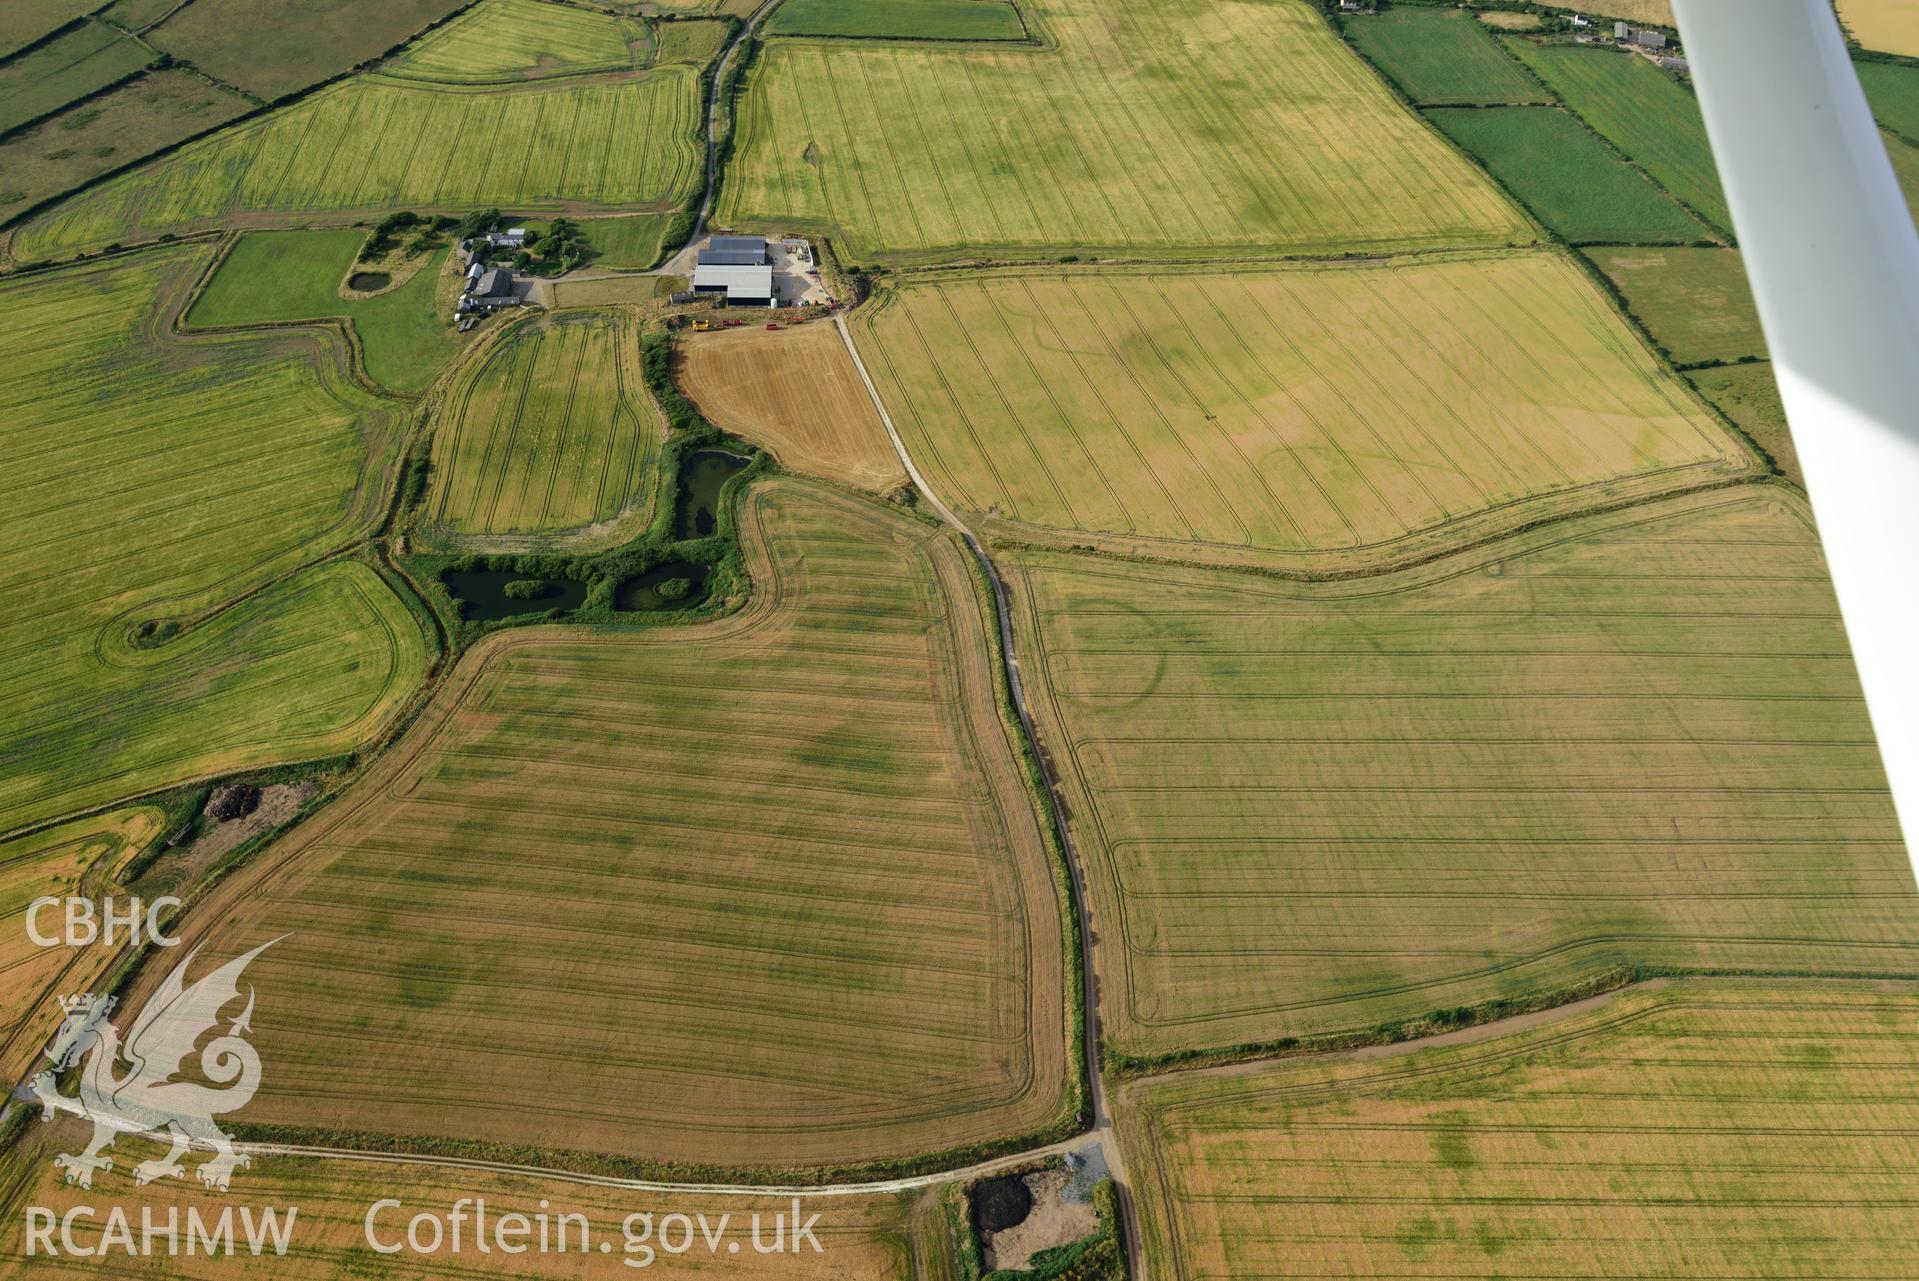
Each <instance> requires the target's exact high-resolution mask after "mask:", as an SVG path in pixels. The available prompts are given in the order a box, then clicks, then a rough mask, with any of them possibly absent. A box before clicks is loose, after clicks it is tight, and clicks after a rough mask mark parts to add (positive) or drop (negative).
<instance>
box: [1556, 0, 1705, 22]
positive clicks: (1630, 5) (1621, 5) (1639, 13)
mask: <svg viewBox="0 0 1919 1281" xmlns="http://www.w3.org/2000/svg"><path fill="white" fill-rule="evenodd" d="M1559 7H1561V8H1564V9H1566V10H1567V12H1569V13H1570V12H1574V11H1575V7H1574V6H1559ZM1576 11H1577V12H1579V13H1584V14H1592V15H1596V16H1599V17H1604V18H1624V19H1625V20H1626V21H1628V22H1648V23H1651V24H1653V25H1654V26H1660V27H1671V26H1676V25H1677V21H1676V20H1675V19H1674V17H1673V12H1672V0H1598V2H1597V3H1596V4H1589V5H1585V6H1583V7H1578V8H1577V10H1576Z"/></svg>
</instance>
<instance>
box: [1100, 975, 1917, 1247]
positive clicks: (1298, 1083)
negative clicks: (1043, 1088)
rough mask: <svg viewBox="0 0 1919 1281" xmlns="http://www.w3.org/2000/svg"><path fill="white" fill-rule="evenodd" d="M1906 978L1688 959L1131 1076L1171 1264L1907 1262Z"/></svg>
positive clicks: (1145, 1205) (1141, 1158) (1910, 1043)
mask: <svg viewBox="0 0 1919 1281" xmlns="http://www.w3.org/2000/svg"><path fill="white" fill-rule="evenodd" d="M1916 1019H1919V993H1915V992H1914V990H1913V989H1912V987H1911V986H1910V985H1909V984H1900V985H1890V986H1888V985H1879V984H1868V983H1843V984H1842V983H1820V982H1797V983H1771V984H1769V983H1762V982H1741V981H1737V980H1698V979H1694V980H1687V981H1684V982H1676V983H1673V984H1672V985H1671V986H1669V987H1666V988H1664V989H1663V990H1658V991H1647V990H1637V991H1630V992H1625V993H1622V994H1620V995H1619V997H1618V998H1617V999H1615V1000H1613V1001H1612V1002H1610V1003H1608V1004H1605V1005H1603V1006H1601V1007H1600V1008H1598V1009H1590V1010H1587V1011H1585V1012H1583V1013H1580V1014H1578V1015H1576V1016H1573V1017H1569V1018H1566V1019H1563V1020H1560V1021H1554V1022H1549V1023H1546V1024H1544V1025H1540V1026H1536V1027H1533V1028H1530V1029H1528V1030H1525V1031H1523V1032H1519V1033H1516V1034H1513V1035H1508V1036H1503V1037H1499V1038H1497V1039H1493V1040H1487V1041H1483V1042H1479V1043H1477V1044H1470V1045H1453V1046H1447V1047H1443V1048H1434V1049H1426V1050H1422V1051H1420V1052H1418V1053H1416V1054H1410V1055H1394V1056H1387V1057H1380V1058H1366V1057H1353V1056H1339V1057H1331V1058H1321V1059H1313V1060H1301V1061H1296V1062H1291V1063H1283V1064H1275V1065H1272V1066H1267V1067H1261V1068H1258V1069H1255V1070H1250V1071H1244V1072H1233V1073H1226V1074H1200V1075H1190V1076H1175V1077H1168V1078H1163V1079H1162V1080H1160V1081H1154V1082H1142V1083H1138V1084H1135V1085H1132V1086H1129V1087H1128V1088H1127V1090H1126V1092H1125V1095H1124V1098H1125V1101H1126V1103H1127V1105H1128V1106H1125V1107H1122V1108H1121V1109H1120V1112H1119V1115H1120V1116H1121V1117H1122V1118H1126V1119H1125V1120H1124V1121H1123V1130H1122V1140H1123V1142H1124V1145H1125V1147H1126V1149H1127V1154H1128V1159H1129V1161H1130V1162H1131V1165H1132V1168H1133V1171H1134V1173H1135V1174H1136V1176H1138V1189H1137V1193H1138V1205H1139V1209H1140V1212H1141V1213H1140V1219H1141V1227H1142V1228H1143V1237H1144V1245H1145V1251H1146V1257H1147V1261H1148V1263H1149V1264H1150V1265H1151V1266H1152V1268H1153V1275H1154V1276H1156V1277H1167V1278H1191V1277H1207V1278H1220V1279H1222V1281H1225V1279H1228V1278H1246V1279H1248V1281H1252V1279H1253V1278H1261V1279H1263V1278H1268V1277H1279V1276H1315V1277H1334V1276H1339V1277H1359V1276H1364V1277H1434V1278H1443V1277H1460V1278H1467V1277H1471V1278H1475V1279H1478V1278H1485V1277H1555V1278H1559V1277H1564V1278H1573V1277H1594V1278H1598V1277H1680V1276H1683V1277H1697V1278H1728V1279H1730V1278H1745V1277H1768V1278H1801V1277H1803V1278H1831V1277H1895V1276H1905V1275H1907V1274H1909V1273H1910V1271H1911V1265H1912V1252H1911V1213H1910V1206H1909V1202H1910V1192H1911V1189H1912V1187H1913V1186H1914V1182H1915V1180H1919V1143H1916V1142H1915V1140H1914V1137H1913V1136H1914V1134H1915V1133H1919V1087H1916V1086H1915V1083H1916V1082H1919V1043H1916V1042H1915V1040H1914V1038H1913V1036H1912V1035H1911V1031H1912V1027H1913V1024H1914V1022H1915V1020H1916Z"/></svg>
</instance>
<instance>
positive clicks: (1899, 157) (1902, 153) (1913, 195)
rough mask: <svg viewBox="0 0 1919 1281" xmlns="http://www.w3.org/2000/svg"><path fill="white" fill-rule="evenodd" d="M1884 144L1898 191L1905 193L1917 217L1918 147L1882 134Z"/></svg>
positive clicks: (1918, 212) (1918, 205) (1918, 194)
mask: <svg viewBox="0 0 1919 1281" xmlns="http://www.w3.org/2000/svg"><path fill="white" fill-rule="evenodd" d="M1882 137H1883V138H1884V139H1885V143H1886V156H1887V158H1888V159H1890V160H1891V161H1892V172H1893V176H1894V177H1896V178H1897V179H1898V180H1899V189H1900V190H1901V191H1903V192H1905V193H1906V203H1907V204H1908V205H1910V206H1911V207H1912V209H1913V211H1914V215H1915V217H1919V146H1914V145H1913V144H1911V143H1909V142H1906V141H1904V140H1903V139H1901V138H1897V137H1895V136H1893V135H1892V134H1889V133H1888V134H1883V135H1882Z"/></svg>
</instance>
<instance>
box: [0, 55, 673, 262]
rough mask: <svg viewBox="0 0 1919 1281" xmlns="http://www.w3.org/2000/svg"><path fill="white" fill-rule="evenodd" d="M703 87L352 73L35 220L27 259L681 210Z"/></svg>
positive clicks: (656, 77) (667, 80) (24, 252)
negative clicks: (214, 229)
mask: <svg viewBox="0 0 1919 1281" xmlns="http://www.w3.org/2000/svg"><path fill="white" fill-rule="evenodd" d="M695 89H696V78H695V76H694V74H693V73H692V72H691V71H690V70H687V69H684V68H678V67H671V68H662V69H661V70H658V71H655V72H652V73H650V74H649V76H648V77H647V78H646V79H644V80H636V81H635V80H629V81H620V82H610V83H608V82H595V83H587V84H568V83H565V82H560V83H557V84H546V85H531V86H528V87H526V88H524V89H515V90H511V91H508V90H502V89H495V90H492V91H481V90H473V89H456V88H451V87H445V88H428V87H426V86H424V85H419V84H401V83H394V82H389V81H383V80H380V79H378V78H371V79H368V78H361V79H356V80H351V81H348V82H347V83H345V84H342V85H340V86H338V87H335V88H329V89H326V90H324V91H322V92H320V93H316V94H314V95H313V96H312V97H309V98H306V99H303V100H302V101H301V102H299V103H298V104H297V105H295V106H291V107H288V108H286V109H285V110H283V111H279V112H276V113H274V114H273V115H271V116H268V117H265V118H262V119H260V120H255V121H249V122H247V123H246V124H244V125H240V126H237V127H235V128H233V129H231V130H228V131H226V132H223V133H221V134H219V135H217V136H215V137H212V138H208V139H205V140H203V141H201V142H197V143H195V144H194V145H192V146H191V147H187V148H183V149H182V150H181V151H180V152H178V153H177V154H175V155H172V156H169V157H168V158H167V159H166V161H165V162H164V163H163V164H159V165H155V166H151V167H149V168H146V169H142V170H138V171H136V172H134V173H131V174H126V175H122V176H120V177H117V178H115V179H113V180H111V181H110V182H107V183H104V184H102V185H101V186H99V187H97V188H95V189H93V190H91V191H88V192H86V193H84V194H83V195H81V196H79V197H77V198H76V199H74V200H70V201H68V202H66V203H65V204H63V205H61V206H58V207H57V208H54V209H52V210H49V211H48V212H47V213H45V214H43V215H41V216H40V217H38V218H36V219H34V220H33V221H32V222H30V223H28V224H27V225H26V226H25V227H23V228H22V229H21V231H20V232H19V234H18V235H17V236H16V239H15V244H14V253H15V255H16V256H19V257H43V256H50V255H53V254H58V253H64V252H71V251H72V250H75V249H80V248H85V247H89V246H94V245H98V244H100V243H103V242H105V241H109V240H120V241H132V240H135V239H142V238H146V237H150V236H154V235H158V234H160V233H163V232H182V231H189V230H197V229H201V228H205V227H210V226H214V225H216V224H219V223H222V222H225V221H229V220H232V219H234V218H237V217H243V216H248V215H256V214H273V215H285V216H286V217H288V218H289V219H295V218H297V219H300V220H302V221H304V220H306V219H307V218H308V217H310V216H312V215H315V214H319V213H322V212H328V213H340V212H367V213H377V214H383V213H386V212H388V211H390V210H392V209H395V208H413V209H424V208H436V209H444V210H447V211H450V212H464V211H465V210H467V209H469V208H474V207H484V206H488V205H494V206H502V207H515V206H517V207H520V208H522V209H525V208H526V207H527V206H529V205H539V206H548V207H550V206H556V205H562V206H566V207H569V208H573V207H591V206H607V205H630V204H658V203H671V204H677V203H678V202H679V201H681V200H683V199H684V198H685V195H686V193H687V191H688V189H689V188H690V187H691V186H692V185H693V183H694V182H695V181H696V179H697V178H698V176H699V171H700V158H699V152H698V149H697V148H696V147H695V145H694V135H693V131H694V129H695V127H696V123H697V116H698V111H697V109H696V104H695V102H694V96H695ZM476 138H484V139H487V140H488V145H487V147H485V148H481V149H476V148H475V147H474V145H473V140H474V139H476ZM256 221H257V219H256Z"/></svg>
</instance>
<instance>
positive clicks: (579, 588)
mask: <svg viewBox="0 0 1919 1281" xmlns="http://www.w3.org/2000/svg"><path fill="white" fill-rule="evenodd" d="M440 581H441V582H443V583H445V584H446V589H447V590H448V591H449V592H452V593H453V599H454V600H456V601H458V602H459V603H460V617H461V618H473V619H478V620H479V621H480V622H482V623H493V622H498V621H499V620H500V619H502V618H518V617H520V616H521V615H523V614H544V613H546V611H547V610H549V609H578V608H579V607H580V606H581V605H584V604H585V603H586V584H585V583H582V582H577V581H575V580H573V579H571V578H541V579H535V578H533V577H532V576H531V575H529V574H522V573H518V572H517V571H514V570H510V569H509V570H494V569H475V570H468V571H464V572H463V571H460V570H453V569H449V570H447V571H446V572H445V573H443V574H441V575H440ZM524 582H538V583H542V584H544V586H543V587H542V589H541V590H540V592H539V594H538V595H536V596H531V597H524V596H517V595H515V596H509V595H508V594H507V590H506V588H507V584H508V583H524Z"/></svg>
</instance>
